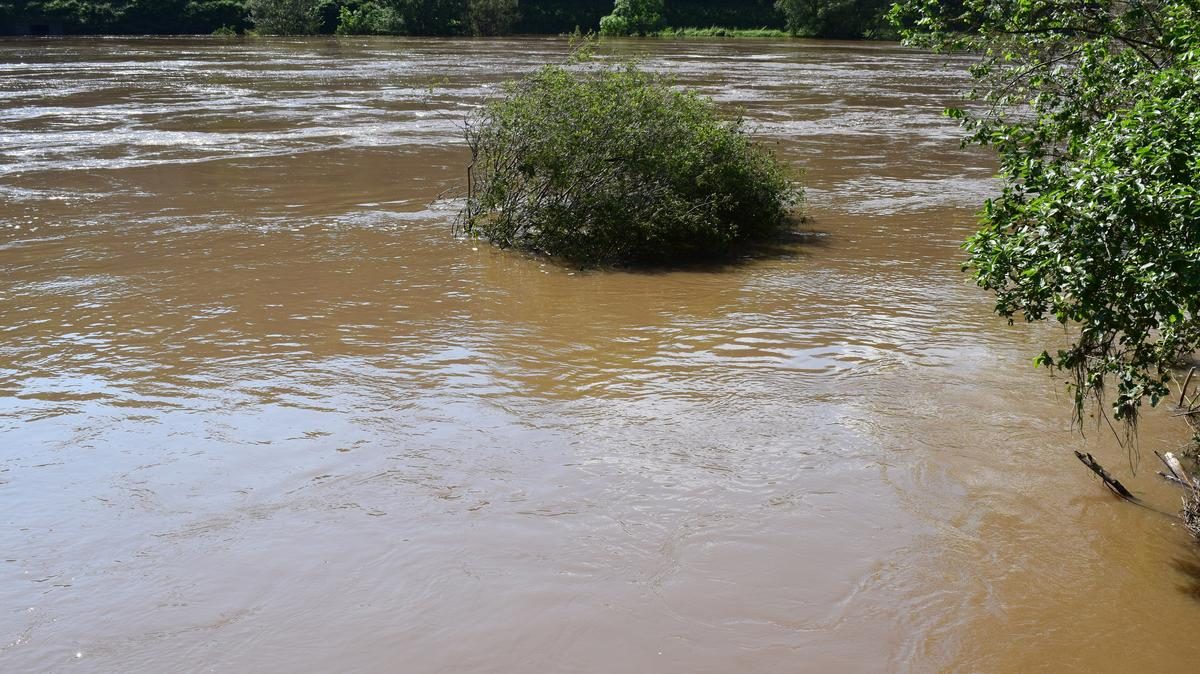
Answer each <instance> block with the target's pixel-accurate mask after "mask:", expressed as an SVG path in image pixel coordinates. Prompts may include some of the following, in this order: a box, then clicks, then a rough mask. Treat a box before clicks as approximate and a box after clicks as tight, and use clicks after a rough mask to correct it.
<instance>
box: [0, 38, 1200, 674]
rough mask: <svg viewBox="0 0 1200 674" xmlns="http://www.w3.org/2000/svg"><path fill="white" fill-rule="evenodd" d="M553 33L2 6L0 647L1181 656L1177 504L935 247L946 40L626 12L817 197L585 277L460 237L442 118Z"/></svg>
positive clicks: (193, 667)
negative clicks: (316, 33)
mask: <svg viewBox="0 0 1200 674" xmlns="http://www.w3.org/2000/svg"><path fill="white" fill-rule="evenodd" d="M565 49H566V44H565V43H564V42H563V41H561V40H557V39H509V40H499V41H454V40H449V41H448V40H391V39H378V40H375V39H372V40H362V39H354V40H351V39H345V40H262V41H253V42H222V41H219V40H211V39H182V40H181V39H169V40H168V39H96V40H47V41H22V40H9V41H4V42H0V272H2V276H0V504H2V507H3V510H2V516H0V521H2V527H0V670H3V671H6V672H33V671H87V672H161V671H210V670H211V671H255V672H294V671H346V672H349V671H354V672H714V673H717V672H733V671H744V672H834V671H837V672H881V671H916V672H926V671H968V672H974V671H978V672H1010V671H1011V672H1027V671H1038V670H1042V671H1055V672H1059V671H1121V670H1124V671H1155V672H1172V671H1174V672H1184V671H1196V668H1197V667H1198V666H1200V665H1198V664H1197V663H1198V662H1200V642H1197V640H1196V639H1195V638H1194V627H1195V625H1196V623H1197V620H1200V600H1198V599H1197V597H1198V596H1200V558H1198V557H1197V556H1196V555H1195V553H1194V552H1193V551H1192V548H1191V547H1190V546H1189V543H1188V539H1187V537H1186V536H1185V535H1184V534H1183V532H1182V531H1181V530H1180V528H1179V527H1178V526H1176V525H1175V524H1174V523H1173V522H1172V520H1171V519H1170V517H1169V516H1168V514H1169V513H1173V512H1174V511H1175V509H1176V507H1177V497H1176V495H1175V494H1173V493H1172V492H1171V490H1170V489H1169V488H1168V487H1166V486H1163V485H1159V484H1157V483H1156V482H1155V478H1154V477H1153V468H1154V467H1153V466H1151V465H1150V462H1149V461H1147V460H1145V459H1143V461H1142V463H1141V465H1140V467H1139V470H1138V473H1137V475H1136V476H1135V477H1130V478H1129V482H1130V483H1131V485H1132V486H1133V487H1134V488H1135V490H1137V491H1139V492H1140V493H1142V494H1143V495H1144V496H1145V498H1146V503H1147V506H1148V507H1146V508H1139V507H1134V506H1130V505H1126V504H1122V503H1118V502H1115V501H1114V500H1113V499H1112V498H1110V497H1109V496H1108V495H1107V493H1106V492H1105V491H1104V490H1103V489H1102V487H1101V486H1100V485H1099V484H1098V483H1097V482H1096V480H1095V479H1094V478H1092V477H1091V476H1090V475H1089V474H1087V473H1086V472H1085V471H1084V470H1083V469H1082V467H1081V466H1080V465H1079V464H1077V463H1076V461H1075V459H1074V457H1073V456H1072V455H1071V450H1073V449H1081V448H1082V449H1087V450H1089V451H1093V452H1095V453H1096V454H1097V455H1098V456H1099V457H1100V458H1101V459H1102V461H1104V462H1106V463H1108V464H1109V466H1110V468H1112V469H1114V470H1116V471H1117V472H1119V473H1120V474H1122V475H1123V476H1127V477H1128V475H1129V472H1130V470H1129V464H1128V463H1127V462H1126V460H1125V454H1124V452H1123V451H1122V450H1121V449H1119V448H1118V447H1117V446H1116V445H1115V444H1114V443H1113V442H1112V440H1111V437H1110V436H1109V435H1108V434H1107V433H1106V432H1105V431H1103V430H1097V429H1096V428H1095V427H1094V426H1091V425H1088V426H1086V427H1085V430H1086V431H1087V433H1086V435H1085V436H1081V435H1080V434H1079V433H1077V432H1075V431H1073V430H1072V429H1071V424H1070V417H1069V413H1068V400H1067V398H1066V396H1065V395H1064V394H1063V393H1062V391H1061V382H1058V381H1054V380H1051V379H1049V378H1048V377H1047V376H1046V375H1045V374H1043V373H1041V372H1038V371H1035V370H1033V369H1032V368H1031V367H1030V365H1029V361H1030V358H1031V357H1032V356H1033V355H1034V354H1036V353H1037V352H1039V351H1040V350H1041V349H1042V348H1043V346H1045V345H1048V344H1054V343H1055V342H1056V341H1057V340H1060V339H1061V338H1062V336H1061V333H1060V332H1058V331H1057V330H1055V329H1054V328H1050V327H1045V326H1032V327H1031V326H1024V325H1017V326H1013V327H1009V326H1007V325H1006V324H1005V323H1004V322H1003V321H1001V320H999V319H996V318H994V317H993V316H992V315H991V314H990V306H991V305H990V301H989V298H988V297H987V295H986V294H984V293H983V292H981V291H979V290H978V289H976V288H974V287H973V286H972V285H971V284H970V283H969V282H968V281H967V280H966V279H965V278H964V276H963V275H962V274H961V273H960V271H959V265H960V263H961V259H962V253H961V251H960V250H959V243H960V242H961V240H962V239H963V238H964V237H965V236H966V235H967V234H968V233H969V231H970V229H971V225H972V222H973V216H972V213H973V211H974V210H975V209H976V208H977V207H978V205H979V203H980V202H981V200H982V199H983V198H985V196H986V195H987V194H988V193H989V192H990V190H992V189H993V188H994V184H993V183H992V182H991V174H992V170H993V166H992V163H991V161H990V159H989V157H988V155H986V154H984V153H980V152H977V151H964V150H961V149H959V147H958V140H957V138H958V130H957V129H956V128H955V127H954V126H953V124H952V123H951V122H949V121H947V120H945V119H943V118H942V117H940V115H939V112H940V110H941V109H942V108H943V107H944V106H946V105H949V104H952V103H954V102H955V100H956V98H955V96H956V92H957V91H958V90H959V89H960V88H962V87H963V86H964V85H965V81H964V79H963V74H962V67H963V66H964V63H963V62H961V61H960V62H955V63H951V64H949V65H948V66H947V65H943V63H942V62H941V61H940V60H938V59H937V58H934V57H931V56H928V55H924V54H920V53H916V52H911V51H906V50H904V49H901V48H899V47H897V46H895V45H885V44H847V43H815V42H768V41H762V42H759V41H742V42H719V41H697V42H642V43H638V42H632V43H628V44H623V45H619V46H618V47H617V49H618V50H620V51H625V52H632V53H637V54H640V55H641V56H642V57H643V58H644V59H645V63H646V64H647V66H648V67H652V68H663V69H669V70H670V71H672V72H674V73H676V74H677V75H678V77H680V78H681V80H682V81H683V82H684V83H686V84H688V85H691V86H695V87H698V88H699V89H701V90H702V91H704V92H705V93H707V94H709V95H711V96H713V97H715V98H716V99H717V100H718V101H720V102H721V104H722V105H723V106H726V109H728V110H730V111H731V112H732V111H733V110H736V109H741V110H742V111H743V113H744V114H745V116H746V117H747V119H748V120H749V121H750V124H751V126H752V127H753V128H755V129H756V133H758V134H759V135H760V136H761V137H762V138H763V139H764V140H765V141H766V142H769V143H772V144H773V145H774V146H775V147H776V149H777V151H778V153H779V155H780V157H781V158H782V159H783V160H784V161H786V162H787V163H789V164H791V165H793V166H795V167H797V168H803V169H804V170H806V171H807V175H806V177H805V182H806V184H807V185H808V196H809V213H810V215H811V216H812V218H813V219H812V222H810V223H809V224H808V225H806V228H807V231H808V232H809V235H808V236H806V237H805V238H804V239H802V240H801V241H799V242H796V243H795V244H794V245H789V246H787V247H786V248H785V249H783V250H780V251H774V252H772V254H770V255H768V256H766V257H763V258H759V259H750V260H744V261H741V262H740V263H739V264H734V265H730V266H728V267H725V268H721V269H707V270H696V269H692V270H681V271H671V272H658V273H628V272H578V271H575V270H571V269H564V268H561V267H558V266H555V265H552V264H546V263H544V262H541V261H538V260H535V259H531V258H528V257H525V256H522V255H518V254H513V253H508V252H500V251H496V250H493V249H491V248H489V247H488V246H486V245H482V244H473V243H471V242H466V241H460V240H456V239H454V238H453V237H452V235H451V222H452V219H453V215H454V211H455V208H456V207H457V202H455V201H454V199H453V197H454V196H455V195H457V194H458V191H459V190H460V189H461V187H462V185H463V177H464V163H465V156H464V150H463V149H462V147H461V145H460V144H459V143H458V142H457V138H458V134H457V124H458V122H459V120H461V118H462V116H463V115H464V114H465V113H466V112H467V111H469V110H470V109H471V108H472V107H473V106H476V105H478V104H479V102H480V101H481V100H483V98H484V97H486V96H488V95H490V94H492V93H493V92H495V91H496V85H497V84H498V83H499V82H502V81H503V80H505V79H508V78H511V77H513V76H514V75H516V74H518V73H521V72H524V71H527V70H530V69H532V68H534V67H536V66H538V65H539V64H542V63H547V62H552V61H557V60H559V59H561V58H562V55H563V54H564V51H565ZM1184 435H1185V432H1184V430H1183V429H1182V428H1181V427H1179V426H1178V425H1176V424H1174V423H1172V422H1171V421H1170V419H1168V418H1167V417H1166V414H1165V413H1159V414H1155V415H1152V418H1150V419H1148V420H1147V422H1146V423H1145V425H1144V427H1143V439H1142V441H1143V452H1144V454H1146V455H1148V450H1149V449H1150V448H1157V449H1164V448H1166V449H1170V448H1173V447H1174V446H1176V445H1178V444H1179V443H1181V442H1182V440H1183V438H1184ZM1151 459H1152V457H1151Z"/></svg>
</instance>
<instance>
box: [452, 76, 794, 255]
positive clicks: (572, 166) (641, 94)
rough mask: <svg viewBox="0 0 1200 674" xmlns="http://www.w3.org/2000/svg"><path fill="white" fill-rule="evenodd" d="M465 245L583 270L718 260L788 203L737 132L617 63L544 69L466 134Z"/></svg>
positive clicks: (759, 152) (698, 102) (666, 85)
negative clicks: (471, 238)
mask: <svg viewBox="0 0 1200 674" xmlns="http://www.w3.org/2000/svg"><path fill="white" fill-rule="evenodd" d="M466 136H467V142H468V144H469V146H470V148H471V154H472V160H473V161H472V171H471V180H470V182H471V192H470V195H469V197H468V205H467V208H466V210H465V211H464V212H463V214H462V225H463V227H464V229H465V230H466V232H467V233H469V234H473V235H478V236H482V237H483V238H486V239H489V240H490V241H492V242H493V243H495V244H497V245H499V246H501V247H514V248H519V249H522V250H529V251H534V252H539V253H544V254H548V255H551V256H555V257H561V258H564V259H567V260H570V261H572V262H576V263H583V264H614V263H616V264H620V263H648V264H661V263H671V262H682V261H687V260H696V259H704V258H719V257H723V256H727V255H728V254H730V252H731V251H732V250H733V249H734V248H735V247H736V246H737V245H738V244H741V243H745V242H750V241H760V240H763V239H766V238H769V237H772V236H774V235H777V234H779V233H780V232H782V231H783V230H784V229H785V228H786V226H787V223H788V216H789V211H790V209H791V208H792V207H793V206H795V205H796V204H797V203H798V202H799V199H800V192H799V189H798V188H797V187H795V185H794V184H793V182H792V181H791V180H790V179H789V176H788V174H787V171H786V170H785V169H784V168H783V167H782V166H781V165H780V164H779V163H778V162H777V161H776V159H775V157H774V155H772V154H771V153H770V152H768V151H767V150H765V149H763V148H762V147H760V146H758V145H756V144H754V143H752V142H751V140H750V138H749V136H748V135H747V133H746V131H745V129H744V125H743V122H742V121H741V120H740V119H739V120H734V121H722V120H721V119H720V118H719V117H718V115H717V113H716V110H715V108H714V105H713V103H712V102H711V101H710V100H708V99H705V98H702V97H700V96H698V95H696V94H695V93H692V92H686V91H680V90H678V89H676V88H674V87H673V83H672V82H671V81H670V80H669V79H667V78H666V77H664V76H661V75H656V74H652V73H648V72H644V71H642V70H639V69H638V68H637V67H635V66H633V65H629V64H625V65H618V66H612V67H604V68H598V67H591V68H583V69H568V68H566V67H563V66H546V67H544V68H542V69H541V70H538V71H537V72H535V73H533V74H531V75H529V76H527V77H525V78H524V79H522V80H519V81H517V82H514V83H511V84H510V85H508V86H507V88H506V90H505V96H503V97H501V98H498V99H496V100H493V101H491V102H490V103H488V104H487V105H486V106H485V107H484V108H483V109H481V110H480V111H479V112H478V113H477V114H476V115H474V116H473V117H471V118H470V119H469V121H468V123H467V128H466Z"/></svg>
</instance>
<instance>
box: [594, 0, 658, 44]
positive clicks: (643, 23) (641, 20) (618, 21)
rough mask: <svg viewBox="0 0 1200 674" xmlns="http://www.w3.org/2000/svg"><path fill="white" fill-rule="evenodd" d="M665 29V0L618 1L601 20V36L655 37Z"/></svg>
mask: <svg viewBox="0 0 1200 674" xmlns="http://www.w3.org/2000/svg"><path fill="white" fill-rule="evenodd" d="M662 27H663V0H616V2H614V3H613V11H612V14H609V15H608V16H606V17H604V18H602V19H600V34H601V35H613V36H620V35H653V34H655V33H657V32H658V31H659V30H661V29H662Z"/></svg>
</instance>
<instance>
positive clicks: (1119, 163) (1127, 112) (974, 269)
mask: <svg viewBox="0 0 1200 674" xmlns="http://www.w3.org/2000/svg"><path fill="white" fill-rule="evenodd" d="M893 16H894V18H895V20H896V21H898V22H899V23H900V24H901V25H904V26H906V36H907V38H908V40H909V41H910V42H913V43H916V44H919V45H922V46H930V47H934V48H937V49H957V50H970V51H974V52H976V53H979V54H981V55H982V58H981V60H980V61H979V62H978V64H977V65H976V66H975V67H974V68H973V71H972V72H973V75H974V77H975V80H976V84H977V86H976V88H975V91H974V97H975V98H976V99H977V101H978V102H980V103H982V105H981V106H978V107H975V108H972V109H970V110H958V111H952V114H953V115H955V116H957V117H960V118H961V119H963V120H964V122H965V123H966V125H967V127H968V128H969V129H970V132H971V139H972V140H973V141H974V142H976V143H979V144H982V145H987V146H990V147H993V148H995V149H996V151H997V153H998V156H999V159H1000V166H1001V178H1002V179H1003V190H1002V192H1001V193H1000V195H999V196H997V197H996V198H994V199H991V200H989V201H988V202H987V203H986V204H985V206H984V209H983V212H982V215H981V226H982V227H981V229H980V231H979V232H978V233H977V234H976V235H975V236H974V237H972V238H971V240H970V241H969V243H968V244H967V251H968V254H969V258H968V262H967V268H968V269H969V270H970V272H971V273H972V274H973V275H974V277H975V279H976V281H977V282H978V283H979V285H980V286H982V287H983V288H986V289H988V290H990V291H992V292H993V293H994V294H995V297H996V306H995V309H996V312H997V313H999V314H1000V315H1001V316H1003V317H1006V318H1008V319H1009V320H1010V321H1012V320H1014V319H1016V318H1021V319H1023V320H1025V321H1030V322H1036V321H1044V320H1054V321H1057V322H1058V323H1060V324H1062V325H1063V326H1064V327H1066V328H1067V329H1068V333H1067V334H1068V335H1070V336H1071V341H1070V344H1069V345H1068V346H1067V347H1065V348H1061V349H1055V350H1054V351H1055V352H1054V353H1053V354H1051V353H1049V352H1048V351H1047V352H1043V353H1042V354H1041V355H1040V356H1038V357H1037V359H1036V360H1035V363H1036V364H1037V365H1040V366H1043V367H1046V368H1050V369H1051V370H1054V371H1059V372H1063V373H1065V374H1067V375H1069V382H1070V386H1071V390H1072V393H1073V399H1074V403H1075V409H1076V413H1077V415H1078V417H1079V418H1082V416H1083V414H1084V412H1085V407H1086V406H1087V405H1088V403H1089V401H1093V402H1096V403H1103V404H1100V405H1099V406H1098V408H1097V409H1098V410H1099V413H1100V414H1111V417H1112V418H1114V419H1116V420H1118V421H1121V422H1124V428H1125V431H1126V433H1127V434H1128V437H1132V432H1133V429H1134V428H1135V426H1136V422H1137V419H1138V413H1139V410H1140V409H1141V407H1142V406H1143V405H1144V404H1146V403H1148V404H1150V405H1157V404H1158V403H1159V402H1161V401H1163V400H1172V401H1178V404H1179V405H1180V406H1181V407H1183V408H1184V409H1183V412H1184V413H1185V414H1190V415H1192V416H1195V415H1197V413H1198V412H1200V407H1198V405H1197V401H1198V400H1200V398H1198V397H1197V396H1196V395H1195V393H1194V390H1192V389H1189V385H1195V384H1196V383H1197V382H1198V381H1200V377H1192V376H1190V375H1188V374H1186V373H1187V372H1188V371H1189V370H1188V369H1187V365H1188V364H1189V363H1190V362H1191V361H1192V359H1193V358H1194V357H1195V354H1196V353H1197V352H1200V2H1197V0H1183V1H1180V0H1171V1H1165V0H1142V1H1140V2H1117V1H1107V2H1091V3H1063V2H1050V1H1047V0H1033V1H1030V0H1004V1H994V0H992V1H988V2H984V1H982V0H968V1H966V2H958V1H956V2H936V1H930V0H907V1H906V2H902V3H900V4H899V5H898V6H897V7H896V9H895V11H894V13H893ZM1181 374H1182V376H1181ZM1172 385H1174V387H1175V393H1172ZM1176 396H1178V397H1176ZM1189 401H1191V402H1189ZM1197 495H1198V494H1197V493H1193V495H1192V498H1193V499H1195V498H1196V497H1197ZM1192 506H1193V514H1195V513H1197V512H1200V510H1198V509H1196V504H1195V501H1193V504H1192ZM1194 519H1195V518H1194Z"/></svg>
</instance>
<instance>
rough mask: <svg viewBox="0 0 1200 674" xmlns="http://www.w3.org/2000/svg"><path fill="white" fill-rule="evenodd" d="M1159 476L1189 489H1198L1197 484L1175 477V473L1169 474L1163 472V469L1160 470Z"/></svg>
mask: <svg viewBox="0 0 1200 674" xmlns="http://www.w3.org/2000/svg"><path fill="white" fill-rule="evenodd" d="M1158 476H1159V477H1161V478H1162V479H1164V480H1166V481H1167V482H1170V483H1171V484H1173V485H1175V486H1177V487H1183V488H1184V489H1189V490H1191V491H1196V490H1197V487H1196V485H1193V484H1189V483H1187V482H1184V481H1183V480H1181V479H1179V478H1177V477H1175V476H1174V475H1168V474H1166V473H1164V472H1162V471H1161V470H1160V471H1158Z"/></svg>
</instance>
